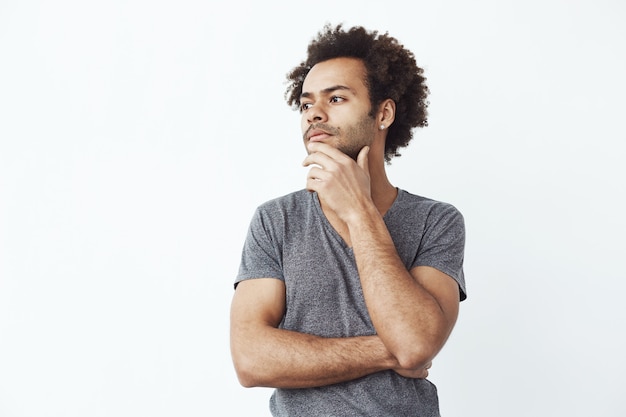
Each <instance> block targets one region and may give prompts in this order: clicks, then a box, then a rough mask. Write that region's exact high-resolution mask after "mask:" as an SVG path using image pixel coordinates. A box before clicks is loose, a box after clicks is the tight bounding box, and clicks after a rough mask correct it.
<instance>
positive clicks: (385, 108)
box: [377, 98, 396, 129]
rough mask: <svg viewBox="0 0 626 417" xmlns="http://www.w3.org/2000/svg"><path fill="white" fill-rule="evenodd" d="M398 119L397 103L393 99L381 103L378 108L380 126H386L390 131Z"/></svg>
mask: <svg viewBox="0 0 626 417" xmlns="http://www.w3.org/2000/svg"><path fill="white" fill-rule="evenodd" d="M395 118H396V103H395V101H393V100H392V99H390V98H388V99H387V100H384V101H383V102H382V103H380V106H378V120H377V123H378V125H379V126H385V129H388V128H389V126H391V124H392V123H393V121H394V120H395Z"/></svg>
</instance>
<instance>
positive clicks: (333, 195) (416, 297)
mask: <svg viewBox="0 0 626 417" xmlns="http://www.w3.org/2000/svg"><path fill="white" fill-rule="evenodd" d="M364 80H365V69H364V66H363V64H362V62H361V61H359V60H358V59H354V58H335V59H332V60H328V61H324V62H321V63H319V64H317V65H316V66H314V67H313V68H312V69H311V71H310V72H309V74H308V75H307V78H306V79H305V82H304V88H303V97H302V100H301V101H302V105H303V108H302V131H303V134H304V141H305V146H306V149H307V152H308V155H307V156H306V158H305V159H304V161H303V165H304V166H307V167H310V170H309V172H308V175H307V180H306V188H307V189H308V190H310V191H315V192H317V193H318V196H319V198H320V202H321V205H322V210H323V212H324V214H325V215H326V217H327V218H328V220H329V222H330V223H331V225H332V226H333V227H334V228H335V230H337V232H338V233H339V234H340V236H342V238H343V239H344V240H345V242H346V243H347V244H348V245H349V246H351V247H352V249H353V253H354V256H355V260H356V263H357V267H358V271H359V276H360V279H361V286H362V289H363V295H364V297H365V302H366V306H367V309H368V311H369V314H370V317H371V319H372V323H373V324H374V327H375V329H376V333H377V334H376V335H373V336H359V337H346V338H323V337H319V336H315V335H309V334H304V333H298V332H293V331H289V330H284V329H279V328H278V325H279V323H280V321H281V319H282V317H283V314H284V312H285V285H284V283H283V282H282V281H280V280H278V279H273V278H270V277H266V278H264V277H259V279H253V280H246V281H243V282H241V283H240V284H239V285H238V286H237V290H236V291H235V295H234V297H233V301H232V306H231V352H232V356H233V360H234V364H235V369H236V371H237V375H238V377H239V380H240V382H241V384H242V385H244V386H247V387H252V386H265V387H277V388H279V387H280V388H304V387H317V386H323V385H328V384H334V383H338V382H344V381H348V380H352V379H355V378H359V377H362V376H365V375H368V374H371V373H374V372H379V371H383V370H393V371H395V372H397V373H398V374H400V375H402V376H405V377H409V378H425V377H426V376H428V368H429V367H430V365H431V363H432V360H433V359H434V357H435V356H436V355H437V353H438V352H439V351H440V349H441V348H442V347H443V345H444V343H445V341H446V340H447V338H448V336H449V335H450V332H451V331H452V328H453V327H454V324H455V322H456V318H457V315H458V306H459V289H458V285H457V284H456V282H455V281H454V280H453V279H452V278H450V277H449V276H448V275H446V274H444V273H442V272H440V271H438V270H436V269H434V268H431V267H425V266H420V267H416V268H413V269H411V270H410V271H408V270H407V269H406V268H405V267H404V265H403V263H402V262H401V260H400V258H399V256H398V254H397V252H396V249H395V246H394V244H393V241H392V240H391V236H390V235H389V232H388V230H387V227H386V225H385V223H384V221H383V217H382V216H383V215H384V213H385V212H386V211H387V210H388V209H389V207H390V206H391V205H392V204H393V201H394V200H395V198H396V196H397V189H396V188H395V187H394V186H393V185H392V184H391V183H390V182H389V180H388V178H387V175H386V172H385V160H384V148H385V138H386V134H387V128H388V127H389V126H390V125H391V124H392V123H393V120H394V116H395V104H394V103H393V101H392V100H385V101H383V102H382V103H381V104H380V106H379V107H378V108H377V112H376V113H375V116H374V117H371V116H369V115H368V114H369V111H370V109H371V107H370V106H371V105H370V103H369V95H368V90H367V87H366V86H365V82H364ZM337 86H340V87H341V88H337ZM344 87H345V88H344ZM312 125H314V126H323V127H324V126H325V127H326V128H325V129H324V128H322V129H317V130H315V129H313V130H310V129H309V128H310V126H312ZM329 127H332V128H329ZM355 147H356V148H357V149H358V151H357V152H356V155H354V157H350V156H348V154H347V153H350V152H351V151H350V149H354V148H355ZM250 340H254V341H255V343H254V344H251V343H249V341H250Z"/></svg>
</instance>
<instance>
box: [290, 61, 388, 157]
mask: <svg viewBox="0 0 626 417" xmlns="http://www.w3.org/2000/svg"><path fill="white" fill-rule="evenodd" d="M365 74H366V73H365V66H364V65H363V63H362V62H361V61H360V60H359V59H356V58H334V59H330V60H328V61H324V62H320V63H319V64H317V65H315V66H314V67H313V68H311V71H309V73H308V75H307V77H306V79H305V80H304V84H303V86H302V96H301V97H300V103H301V105H300V112H301V114H302V120H301V126H302V133H303V138H304V144H305V146H306V145H307V144H308V143H309V142H313V141H320V142H324V143H328V144H329V145H331V146H334V147H335V148H337V149H339V150H340V151H342V152H344V153H345V154H346V155H348V156H350V157H351V158H353V159H355V160H356V157H357V155H358V154H359V151H360V150H361V149H362V148H363V147H364V146H366V145H371V144H372V141H373V140H374V135H375V133H376V131H377V126H376V122H375V119H374V118H373V117H371V116H370V115H369V113H370V109H371V104H370V99H369V91H368V89H367V87H366V85H365Z"/></svg>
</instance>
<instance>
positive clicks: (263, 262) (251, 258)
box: [235, 209, 284, 287]
mask: <svg viewBox="0 0 626 417" xmlns="http://www.w3.org/2000/svg"><path fill="white" fill-rule="evenodd" d="M278 235H279V234H277V231H276V226H275V225H274V224H273V222H272V218H271V216H269V215H268V214H267V213H265V212H264V211H262V210H261V209H257V210H256V211H255V213H254V216H253V217H252V221H251V222H250V226H249V227H248V233H247V236H246V240H245V242H244V245H243V250H242V252H241V263H240V264H239V272H238V274H237V277H236V279H235V287H236V286H237V284H238V283H239V282H241V281H244V280H247V279H254V278H277V279H280V280H283V281H284V277H283V272H282V271H283V268H282V256H281V253H282V250H281V247H280V242H279V241H278V238H277V236H278Z"/></svg>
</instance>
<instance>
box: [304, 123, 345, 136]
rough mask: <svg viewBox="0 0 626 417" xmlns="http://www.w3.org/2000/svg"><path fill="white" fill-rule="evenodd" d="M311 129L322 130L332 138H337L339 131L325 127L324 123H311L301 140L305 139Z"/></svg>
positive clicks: (328, 126) (329, 126) (331, 127)
mask: <svg viewBox="0 0 626 417" xmlns="http://www.w3.org/2000/svg"><path fill="white" fill-rule="evenodd" d="M313 129H319V130H323V131H324V132H326V133H328V134H329V135H333V136H337V135H338V134H339V129H337V128H336V127H333V126H331V125H327V124H326V123H313V124H312V125H309V128H308V129H307V130H306V132H304V134H303V135H302V139H306V138H307V136H308V134H309V132H310V131H311V130H313Z"/></svg>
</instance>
